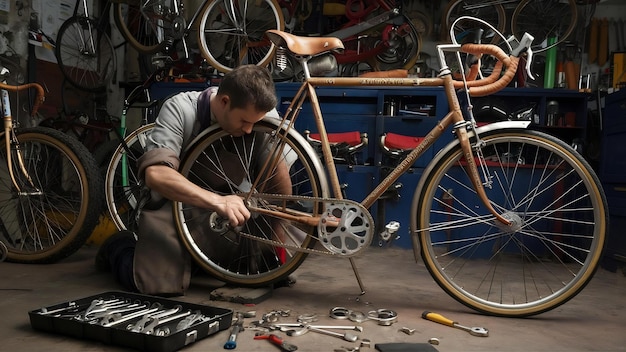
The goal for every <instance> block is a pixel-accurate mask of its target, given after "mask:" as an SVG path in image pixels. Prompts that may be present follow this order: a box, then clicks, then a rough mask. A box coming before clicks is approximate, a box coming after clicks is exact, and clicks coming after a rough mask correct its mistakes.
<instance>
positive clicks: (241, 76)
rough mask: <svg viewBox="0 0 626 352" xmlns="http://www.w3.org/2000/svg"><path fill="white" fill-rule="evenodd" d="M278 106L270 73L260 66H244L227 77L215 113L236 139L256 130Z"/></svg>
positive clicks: (229, 73) (214, 102) (223, 81)
mask: <svg viewBox="0 0 626 352" xmlns="http://www.w3.org/2000/svg"><path fill="white" fill-rule="evenodd" d="M276 104H277V99H276V91H275V87H274V81H273V80H272V77H271V76H270V73H269V71H268V70H267V69H266V68H264V67H259V66H256V65H244V66H239V67H237V68H235V69H234V70H232V71H230V72H228V73H227V74H226V75H224V78H223V79H222V82H221V83H220V86H219V88H218V91H217V95H216V96H215V98H214V101H213V102H212V103H211V111H212V112H213V113H214V114H215V118H216V119H217V122H218V123H219V124H220V126H221V127H222V128H223V129H224V130H225V131H227V132H229V133H230V134H232V135H234V136H241V135H243V134H246V133H250V132H251V131H252V125H254V124H255V123H256V122H258V121H260V120H261V119H262V118H263V116H265V114H266V113H267V112H268V111H270V110H272V109H274V108H275V107H276Z"/></svg>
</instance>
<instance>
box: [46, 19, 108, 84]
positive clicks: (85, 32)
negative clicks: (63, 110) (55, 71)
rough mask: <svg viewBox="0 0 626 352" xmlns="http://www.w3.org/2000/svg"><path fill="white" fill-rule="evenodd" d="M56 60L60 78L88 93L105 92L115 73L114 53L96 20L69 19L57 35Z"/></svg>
mask: <svg viewBox="0 0 626 352" xmlns="http://www.w3.org/2000/svg"><path fill="white" fill-rule="evenodd" d="M55 56H56V58H57V62H58V64H59V68H60V69H61V72H62V73H63V76H64V77H65V78H66V79H67V80H68V81H69V82H70V83H72V84H73V85H74V86H76V87H78V88H80V89H84V90H88V91H90V92H95V91H100V90H104V88H105V87H106V85H107V84H108V83H109V82H111V80H112V79H113V77H114V76H115V72H116V69H117V59H116V56H115V49H114V48H113V43H111V39H110V38H109V36H108V35H107V34H106V33H105V32H103V31H102V28H100V27H99V23H98V22H96V20H94V19H91V18H87V17H84V16H74V17H70V18H69V19H68V20H66V21H65V22H63V25H61V28H60V29H59V33H58V34H57V40H56V47H55Z"/></svg>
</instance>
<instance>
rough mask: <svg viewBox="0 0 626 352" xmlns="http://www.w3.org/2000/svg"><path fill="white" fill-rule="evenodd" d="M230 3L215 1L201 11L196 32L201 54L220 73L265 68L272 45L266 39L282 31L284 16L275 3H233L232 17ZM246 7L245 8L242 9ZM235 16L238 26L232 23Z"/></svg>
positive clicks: (269, 1) (272, 51)
mask: <svg viewBox="0 0 626 352" xmlns="http://www.w3.org/2000/svg"><path fill="white" fill-rule="evenodd" d="M228 3H231V1H230V0H215V1H212V2H210V3H209V4H208V5H207V7H206V8H205V9H204V10H203V12H202V16H201V18H200V25H199V30H198V44H199V46H200V53H201V54H202V57H204V58H205V59H206V60H207V61H208V63H209V65H211V66H212V67H214V68H215V69H217V70H218V71H220V72H229V71H232V70H233V69H234V68H235V67H237V66H241V65H244V64H253V65H257V66H267V65H268V64H269V62H270V60H271V59H272V57H273V56H274V51H275V45H274V44H273V43H271V42H270V41H269V39H267V37H266V36H265V32H266V31H267V30H270V29H278V30H283V29H284V28H285V21H284V19H283V13H282V10H281V8H280V6H279V5H278V3H277V2H276V1H275V0H261V1H255V2H247V1H245V0H236V3H237V6H235V7H234V11H232V12H236V13H235V14H234V15H231V16H229V15H228V13H232V12H231V11H230V10H227V9H229V7H228ZM244 3H246V4H247V5H246V6H242V5H243V4H244ZM233 16H235V17H236V18H237V19H238V20H239V21H241V23H234V22H235V21H234V20H233V19H232V17H233Z"/></svg>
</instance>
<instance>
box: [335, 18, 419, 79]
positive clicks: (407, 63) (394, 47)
mask: <svg viewBox="0 0 626 352" xmlns="http://www.w3.org/2000/svg"><path fill="white" fill-rule="evenodd" d="M401 18H402V21H403V22H402V24H400V25H395V24H394V25H391V24H385V25H383V26H382V27H380V28H378V29H376V30H374V31H373V32H372V33H370V34H372V37H371V38H359V39H357V40H356V41H353V42H356V43H355V44H356V47H354V48H353V49H354V50H355V52H359V51H368V50H376V49H375V48H377V47H381V46H382V48H383V50H382V51H380V53H378V54H377V55H376V56H374V57H373V58H372V59H370V60H368V61H369V63H370V66H372V68H373V69H374V70H375V71H389V70H394V69H402V68H403V69H407V70H408V69H411V68H412V67H413V66H415V63H416V62H417V58H418V56H419V55H418V54H419V52H420V49H421V47H422V38H421V36H420V34H419V33H418V31H417V29H416V28H415V26H414V25H413V22H412V21H411V20H410V19H409V18H408V17H406V16H402V17H401ZM383 37H386V38H387V39H386V40H385V39H383ZM385 43H386V44H385ZM355 44H353V46H354V45H355ZM344 45H345V46H346V49H349V47H350V46H351V43H350V41H344ZM370 45H371V46H370ZM368 46H369V48H368ZM337 56H340V55H337ZM338 61H339V62H341V60H340V59H339V58H338Z"/></svg>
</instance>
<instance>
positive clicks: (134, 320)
mask: <svg viewBox="0 0 626 352" xmlns="http://www.w3.org/2000/svg"><path fill="white" fill-rule="evenodd" d="M29 316H30V322H31V326H32V327H33V328H34V329H37V330H42V331H46V332H53V333H59V334H63V335H69V336H73V337H77V338H83V339H89V340H96V341H100V342H103V343H106V344H112V345H120V346H124V347H130V348H134V349H137V350H144V351H156V352H169V351H175V350H178V349H180V348H182V347H183V346H186V345H189V344H191V343H193V342H195V341H197V340H199V339H202V338H204V337H206V336H209V335H211V334H214V333H217V332H219V331H221V330H225V329H228V328H229V327H230V325H231V323H232V318H233V311H232V310H229V309H223V308H217V307H210V306H205V305H198V304H190V303H185V302H179V301H175V300H170V299H164V298H161V297H153V296H147V295H140V294H132V293H126V292H106V293H102V294H99V295H96V296H91V297H86V298H81V299H78V300H75V301H68V302H65V303H61V304H57V305H53V306H50V307H43V308H40V309H36V310H33V311H30V312H29Z"/></svg>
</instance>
